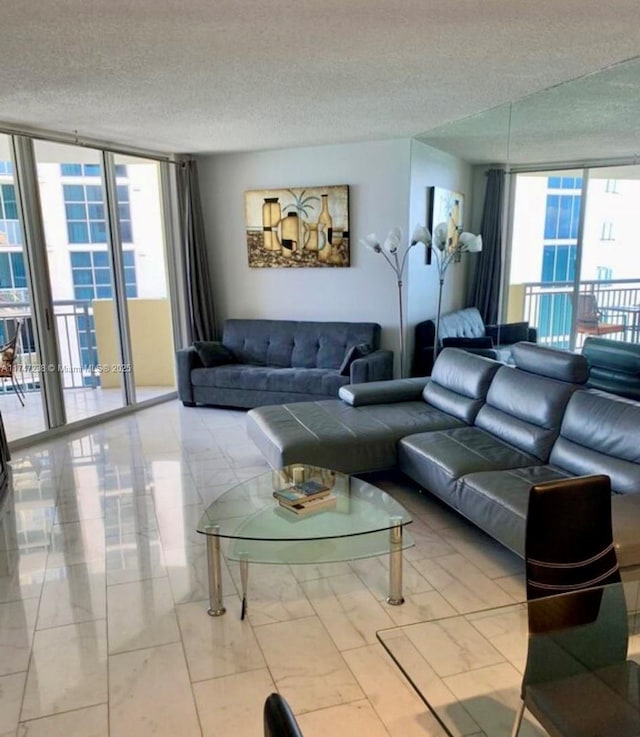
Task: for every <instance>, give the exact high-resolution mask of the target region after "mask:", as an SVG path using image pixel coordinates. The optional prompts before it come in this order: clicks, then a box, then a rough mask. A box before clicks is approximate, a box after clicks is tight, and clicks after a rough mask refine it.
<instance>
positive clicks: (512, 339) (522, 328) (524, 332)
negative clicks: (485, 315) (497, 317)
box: [485, 322, 529, 346]
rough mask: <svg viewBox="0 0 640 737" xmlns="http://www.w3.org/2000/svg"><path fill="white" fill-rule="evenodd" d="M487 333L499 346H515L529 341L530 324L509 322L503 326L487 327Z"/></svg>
mask: <svg viewBox="0 0 640 737" xmlns="http://www.w3.org/2000/svg"><path fill="white" fill-rule="evenodd" d="M485 331H486V333H487V334H488V335H491V336H492V337H493V338H494V340H495V342H496V343H498V344H499V345H509V346H510V345H513V344H514V343H519V342H520V341H528V340H529V323H528V322H508V323H504V324H502V325H491V326H490V325H485ZM494 331H495V334H494Z"/></svg>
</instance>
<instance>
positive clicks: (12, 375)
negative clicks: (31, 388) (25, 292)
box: [0, 320, 24, 407]
mask: <svg viewBox="0 0 640 737" xmlns="http://www.w3.org/2000/svg"><path fill="white" fill-rule="evenodd" d="M21 328H22V320H16V328H15V333H14V334H13V337H12V338H11V340H9V341H7V342H6V343H5V344H4V345H3V346H0V379H1V380H2V383H3V384H4V382H5V380H9V381H10V382H11V386H12V388H13V391H14V393H15V395H16V397H18V399H19V401H20V404H21V405H22V406H23V407H24V389H23V388H22V386H21V385H20V384H19V382H18V381H17V380H16V366H17V364H16V359H17V358H18V355H19V353H20V348H21V343H20V329H21Z"/></svg>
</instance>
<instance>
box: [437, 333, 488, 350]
mask: <svg viewBox="0 0 640 737" xmlns="http://www.w3.org/2000/svg"><path fill="white" fill-rule="evenodd" d="M442 347H443V348H493V340H492V339H491V338H490V337H488V336H485V337H482V338H443V339H442Z"/></svg>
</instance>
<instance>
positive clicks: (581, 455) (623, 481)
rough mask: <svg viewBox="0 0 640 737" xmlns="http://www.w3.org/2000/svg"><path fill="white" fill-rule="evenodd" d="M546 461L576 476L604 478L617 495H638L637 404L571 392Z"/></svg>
mask: <svg viewBox="0 0 640 737" xmlns="http://www.w3.org/2000/svg"><path fill="white" fill-rule="evenodd" d="M549 460H550V462H551V463H552V464H553V465H554V466H559V467H560V468H562V469H564V470H566V471H569V472H570V473H572V474H575V475H578V476H584V475H588V474H593V473H604V474H607V475H608V476H610V477H611V488H612V490H613V491H614V492H617V493H619V494H630V493H631V494H632V493H640V403H638V402H634V401H633V400H630V399H623V398H622V397H616V396H614V395H612V394H606V393H605V392H600V391H597V390H595V389H582V390H580V391H577V392H575V394H574V395H573V396H572V397H571V399H570V400H569V403H568V404H567V408H566V411H565V413H564V418H563V420H562V427H561V428H560V435H559V437H558V439H557V440H556V442H555V443H554V445H553V448H552V450H551V456H550V458H549Z"/></svg>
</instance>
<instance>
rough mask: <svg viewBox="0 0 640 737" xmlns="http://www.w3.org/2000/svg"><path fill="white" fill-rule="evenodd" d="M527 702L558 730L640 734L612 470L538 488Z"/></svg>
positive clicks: (558, 736) (593, 735)
mask: <svg viewBox="0 0 640 737" xmlns="http://www.w3.org/2000/svg"><path fill="white" fill-rule="evenodd" d="M525 567H526V577H527V581H526V586H527V600H528V603H527V612H528V627H529V639H528V648H527V660H526V666H525V670H524V675H523V679H522V690H521V699H522V701H521V704H520V708H519V710H518V713H517V715H516V719H515V722H514V725H513V730H512V737H516V735H517V734H518V731H519V729H520V725H521V723H522V717H523V714H524V710H525V708H526V709H528V710H529V712H530V713H531V714H533V716H534V717H535V718H536V719H537V720H538V721H539V722H540V724H541V725H542V726H543V727H544V729H545V730H546V731H547V732H548V733H549V735H551V737H602V736H603V735H607V737H638V735H640V690H639V683H640V681H639V680H638V677H639V668H638V664H637V663H635V662H634V661H631V660H627V647H628V618H627V608H626V602H625V596H624V589H623V586H622V584H621V582H620V572H619V570H618V562H617V559H616V553H615V548H614V543H613V534H612V527H611V483H610V479H609V477H608V476H583V477H579V478H572V479H562V480H559V481H552V482H548V483H544V484H538V485H535V486H533V487H532V488H531V491H530V495H529V508H528V513H527V527H526V540H525Z"/></svg>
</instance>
